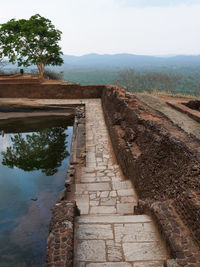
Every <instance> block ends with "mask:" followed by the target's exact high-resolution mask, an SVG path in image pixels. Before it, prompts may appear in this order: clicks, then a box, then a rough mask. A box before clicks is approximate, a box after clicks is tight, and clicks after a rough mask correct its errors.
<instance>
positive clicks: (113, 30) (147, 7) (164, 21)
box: [0, 0, 200, 56]
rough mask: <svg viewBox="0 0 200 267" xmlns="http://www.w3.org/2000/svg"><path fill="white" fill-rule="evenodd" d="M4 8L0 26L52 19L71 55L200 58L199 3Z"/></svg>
mask: <svg viewBox="0 0 200 267" xmlns="http://www.w3.org/2000/svg"><path fill="white" fill-rule="evenodd" d="M0 8H1V16H0V24H1V23H4V22H7V21H8V20H10V19H12V18H16V19H21V18H25V19H27V18H29V17H30V16H32V15H34V14H36V13H39V14H40V15H41V16H44V17H46V18H49V19H50V20H51V21H52V23H53V24H54V25H55V27H56V28H58V29H59V30H61V31H62V32H63V34H62V41H61V43H60V44H61V47H62V50H63V53H64V54H67V55H75V56H80V55H85V54H89V53H97V54H121V53H128V54H135V55H156V56H163V55H164V56H165V55H179V54H180V55H199V54H200V34H199V28H200V16H199V14H200V0H73V1H72V0H59V1H57V2H55V1H53V0H48V1H47V0H43V1H40V0H35V1H27V0H21V1H20V3H19V2H18V1H15V0H7V1H2V2H1V4H0Z"/></svg>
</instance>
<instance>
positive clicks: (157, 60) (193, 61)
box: [5, 54, 200, 69]
mask: <svg viewBox="0 0 200 267" xmlns="http://www.w3.org/2000/svg"><path fill="white" fill-rule="evenodd" d="M62 57H63V59H64V64H63V65H62V66H61V67H58V68H59V69H63V67H64V68H68V69H103V68H130V67H146V68H152V67H155V68H157V67H170V68H171V67H172V68H176V67H177V68H179V67H193V68H195V66H199V67H200V55H197V56H194V55H191V56H186V55H179V56H162V57H158V56H140V55H133V54H116V55H107V54H105V55H99V54H88V55H83V56H70V55H63V56H62ZM16 67H17V64H14V65H12V64H8V65H6V66H5V68H8V69H14V68H16ZM33 67H34V66H31V67H30V68H33Z"/></svg>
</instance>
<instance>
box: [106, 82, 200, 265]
mask: <svg viewBox="0 0 200 267" xmlns="http://www.w3.org/2000/svg"><path fill="white" fill-rule="evenodd" d="M102 105H103V109H104V114H105V119H106V123H107V126H108V130H109V133H110V136H111V141H112V144H113V148H114V151H115V155H116V157H117V160H118V163H119V164H120V166H121V168H122V171H123V173H124V174H125V176H126V177H127V178H129V179H131V180H132V182H133V184H134V186H135V188H136V190H137V193H138V196H139V199H140V200H142V202H141V201H139V203H140V205H141V207H140V205H139V207H138V211H141V213H142V212H144V211H145V212H146V213H150V214H151V215H152V216H153V217H154V218H156V221H157V225H159V226H160V227H159V229H160V232H161V234H162V236H165V237H168V238H166V244H167V245H168V248H169V250H170V252H171V256H172V257H173V256H174V257H175V258H176V259H177V260H178V264H180V266H186V265H184V264H185V262H186V261H187V262H188V264H190V265H189V266H197V264H199V263H200V258H199V257H198V253H197V251H198V246H197V243H199V232H198V230H197V229H198V228H199V222H200V215H199V212H198V211H199V208H200V204H199V197H198V194H199V193H198V190H199V186H200V180H199V175H200V164H199V159H200V153H199V147H200V146H199V145H200V142H199V140H196V139H194V138H192V137H190V136H188V135H187V134H186V133H185V132H183V131H181V130H180V129H179V128H177V126H176V125H174V124H173V123H172V122H171V121H169V120H168V119H167V118H166V117H164V116H163V115H161V114H160V113H158V112H156V111H155V110H152V109H150V108H149V107H147V106H145V105H144V104H142V103H141V102H140V101H138V100H137V98H136V97H135V96H132V95H130V94H129V93H125V91H124V90H123V89H122V88H120V87H115V86H108V87H107V88H106V90H104V91H103V94H102ZM188 192H192V196H190V195H188ZM169 201H170V203H171V207H172V209H169ZM141 203H143V204H141ZM158 203H161V204H159V205H158ZM144 207H145V208H144ZM166 225H167V226H168V227H166ZM170 225H171V226H170ZM182 225H184V227H182ZM177 238H178V240H179V241H177V242H178V243H179V247H178V246H176V241H175V240H177ZM185 242H186V243H185ZM191 244H192V245H191ZM194 248H195V249H194ZM194 251H195V252H194ZM179 252H181V253H179ZM186 255H189V256H187V257H188V258H187V257H186ZM183 258H185V259H186V261H181V260H182V259H183ZM189 258H190V259H189ZM181 264H182V265H181Z"/></svg>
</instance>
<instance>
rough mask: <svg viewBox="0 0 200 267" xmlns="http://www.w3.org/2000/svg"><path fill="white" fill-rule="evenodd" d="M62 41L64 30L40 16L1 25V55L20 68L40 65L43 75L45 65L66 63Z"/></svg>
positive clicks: (40, 71) (12, 20) (39, 68)
mask: <svg viewBox="0 0 200 267" xmlns="http://www.w3.org/2000/svg"><path fill="white" fill-rule="evenodd" d="M60 40H61V31H59V30H57V29H55V26H54V25H53V24H52V23H51V21H50V20H49V19H46V18H44V17H42V16H40V15H39V14H36V15H34V16H32V17H30V19H28V20H26V19H20V20H15V19H11V20H10V21H8V22H7V23H4V24H1V25H0V52H1V51H2V52H3V55H4V56H7V57H8V58H9V61H10V62H12V63H16V62H17V63H18V66H25V67H28V66H30V65H37V67H38V70H39V73H40V75H41V76H43V72H44V67H45V66H47V65H53V66H55V65H61V64H62V63H63V59H62V58H61V54H63V53H62V51H61V48H60V46H59V44H58V43H59V41H60Z"/></svg>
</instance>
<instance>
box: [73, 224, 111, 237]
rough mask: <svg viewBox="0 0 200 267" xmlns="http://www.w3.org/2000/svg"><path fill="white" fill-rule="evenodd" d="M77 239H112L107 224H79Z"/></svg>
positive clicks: (109, 227) (109, 226)
mask: <svg viewBox="0 0 200 267" xmlns="http://www.w3.org/2000/svg"><path fill="white" fill-rule="evenodd" d="M77 238H78V239H106V240H107V239H113V232H112V228H111V225H109V224H80V225H79V226H78V230H77Z"/></svg>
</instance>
